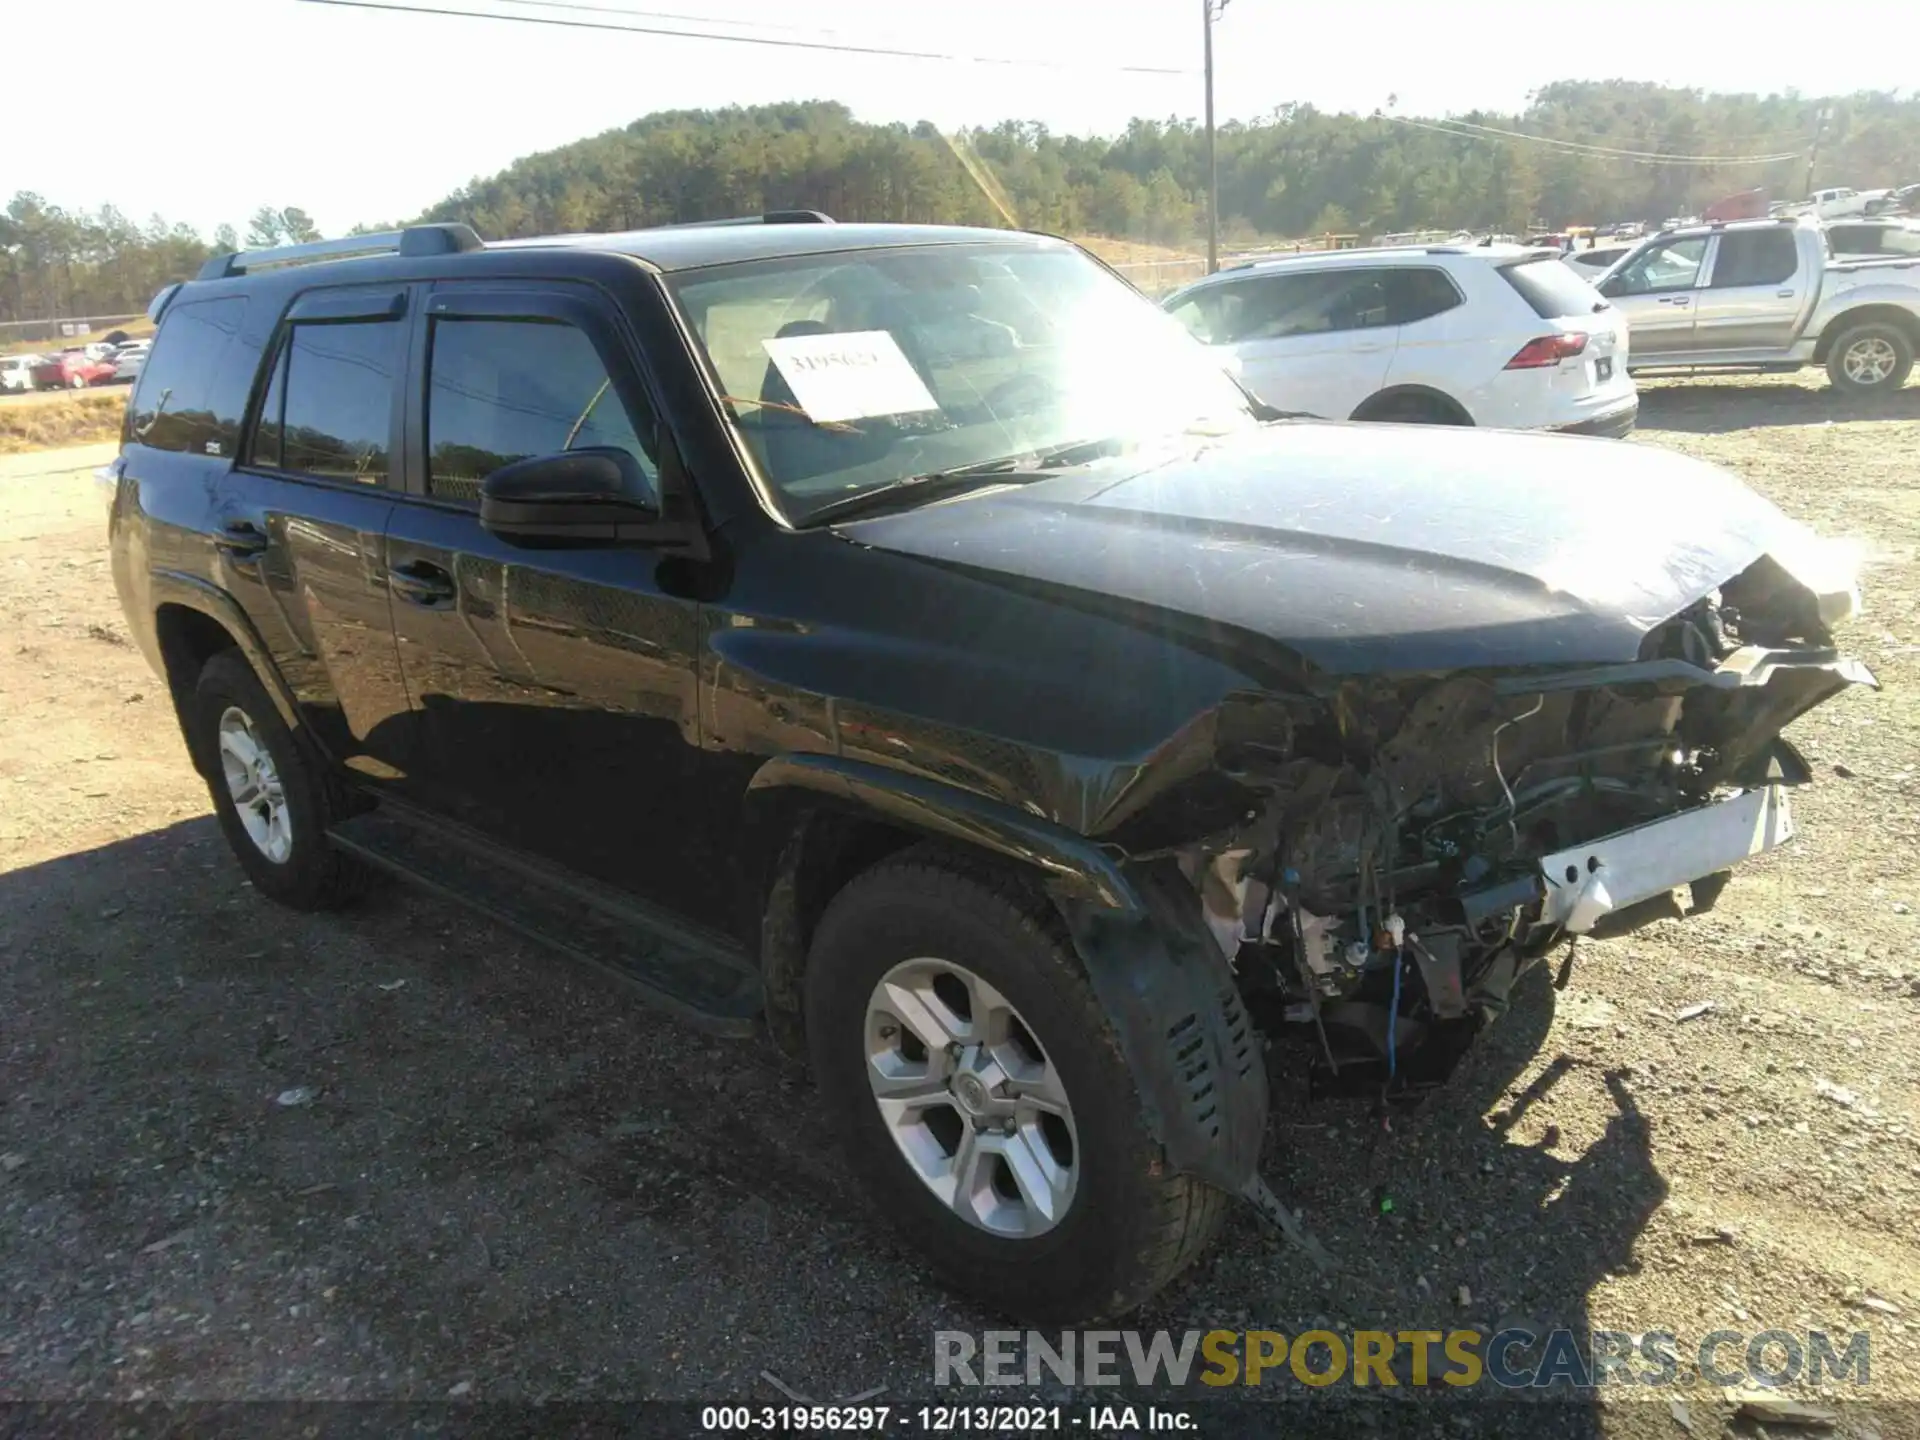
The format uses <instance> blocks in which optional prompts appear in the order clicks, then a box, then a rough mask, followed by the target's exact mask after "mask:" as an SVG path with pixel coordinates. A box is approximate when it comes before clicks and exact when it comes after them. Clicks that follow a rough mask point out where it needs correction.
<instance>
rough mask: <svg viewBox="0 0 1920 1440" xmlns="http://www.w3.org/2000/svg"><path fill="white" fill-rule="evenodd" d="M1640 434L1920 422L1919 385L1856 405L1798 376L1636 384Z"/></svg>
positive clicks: (1850, 399)
mask: <svg viewBox="0 0 1920 1440" xmlns="http://www.w3.org/2000/svg"><path fill="white" fill-rule="evenodd" d="M1638 383H1639V390H1640V419H1639V425H1638V428H1640V429H1641V430H1679V431H1684V432H1687V433H1689V434H1694V435H1722V434H1726V433H1728V432H1730V431H1735V430H1757V429H1765V428H1768V427H1772V426H1782V425H1824V424H1828V423H1834V424H1838V423H1841V422H1843V421H1857V420H1920V385H1908V386H1907V387H1906V388H1905V389H1902V390H1897V391H1895V392H1894V393H1893V394H1891V395H1884V396H1880V397H1878V398H1873V399H1856V398H1854V397H1852V396H1848V395H1843V394H1842V393H1841V392H1839V391H1837V390H1835V389H1834V388H1833V387H1832V386H1830V385H1827V384H1825V383H1824V382H1821V383H1814V384H1809V383H1807V382H1806V381H1805V380H1804V379H1802V378H1801V377H1800V376H1798V375H1786V376H1777V377H1759V378H1754V379H1747V378H1744V377H1743V378H1741V379H1738V380H1735V379H1730V378H1727V377H1719V376H1701V377H1697V378H1696V377H1688V378H1676V379H1642V380H1640V381H1639V382H1638Z"/></svg>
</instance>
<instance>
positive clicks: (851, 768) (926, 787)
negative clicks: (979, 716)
mask: <svg viewBox="0 0 1920 1440" xmlns="http://www.w3.org/2000/svg"><path fill="white" fill-rule="evenodd" d="M778 790H810V791H813V792H815V793H817V794H821V795H825V796H829V797H831V798H833V799H835V800H837V801H839V802H840V803H841V804H843V805H847V806H850V807H852V808H854V809H856V810H864V811H868V812H870V813H872V814H873V815H874V816H875V817H876V818H879V819H883V820H888V821H891V822H893V823H894V824H896V825H900V826H902V827H904V828H906V829H909V830H915V831H919V832H921V833H923V834H926V835H928V836H933V837H938V838H940V839H946V840H957V841H959V842H961V843H962V844H966V845H972V846H976V847H978V848H979V849H982V850H989V851H992V852H993V853H994V854H997V855H1001V856H1004V857H1006V858H1007V859H1010V860H1015V861H1018V862H1019V863H1021V864H1022V865H1025V866H1029V867H1031V868H1032V869H1035V870H1037V871H1039V872H1040V874H1041V875H1042V876H1043V877H1044V879H1045V881H1046V885H1047V889H1048V891H1049V892H1050V893H1051V894H1053V895H1055V896H1056V897H1058V898H1062V899H1072V900H1077V901H1081V902H1084V903H1090V904H1093V905H1095V906H1097V907H1100V908H1104V909H1110V910H1120V911H1123V912H1133V913H1138V912H1139V911H1140V910H1141V909H1142V902H1141V900H1140V897H1139V896H1138V895H1136V894H1134V893H1133V887H1132V886H1131V885H1130V884H1129V883H1128V881H1127V878H1126V876H1125V875H1124V874H1122V873H1121V870H1120V867H1119V865H1118V863H1117V862H1116V861H1115V860H1114V859H1113V857H1112V856H1111V855H1109V854H1108V853H1107V852H1106V851H1105V850H1103V849H1101V848H1100V847H1099V846H1098V845H1096V844H1094V843H1093V842H1092V841H1090V840H1088V839H1086V838H1085V837H1084V836H1080V835H1076V834H1074V833H1073V831H1071V830H1068V829H1066V828H1065V827H1064V826H1060V825H1056V824H1054V823H1053V822H1052V821H1050V820H1044V819H1042V818H1040V817H1039V816H1037V815H1028V814H1025V813H1023V812H1021V811H1019V810H1015V809H1013V808H1012V807H1010V806H1007V805H1003V804H1001V803H1000V802H998V801H996V800H990V799H988V798H987V797H986V796H984V795H976V794H974V793H972V792H971V791H967V790H960V789H956V788H955V787H954V786H951V785H942V784H941V783H939V782H938V781H936V780H927V779H923V778H921V777H920V776H917V775H909V774H906V773H905V772H903V771H899V770H890V769H888V768H887V767H886V766H884V765H874V764H871V763H868V762H866V761H861V760H843V759H840V758H838V757H835V756H831V755H781V756H776V757H775V758H774V759H772V760H769V761H767V762H766V764H764V765H762V766H761V767H760V769H759V770H758V771H757V772H756V773H755V775H754V777H753V779H752V780H751V781H749V782H748V784H747V798H748V803H749V805H751V804H752V803H753V802H754V798H755V797H756V796H766V795H768V794H769V792H774V791H778Z"/></svg>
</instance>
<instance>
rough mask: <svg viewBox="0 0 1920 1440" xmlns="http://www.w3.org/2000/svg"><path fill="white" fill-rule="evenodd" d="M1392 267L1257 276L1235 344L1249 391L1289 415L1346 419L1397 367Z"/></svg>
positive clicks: (1248, 283) (1250, 284)
mask: <svg viewBox="0 0 1920 1440" xmlns="http://www.w3.org/2000/svg"><path fill="white" fill-rule="evenodd" d="M1393 273H1394V272H1393V271H1391V270H1387V269H1366V268H1358V267H1356V268H1353V269H1328V270H1304V269H1303V270H1296V271H1291V272H1280V273H1267V274H1257V275H1255V276H1253V277H1251V278H1249V279H1247V280H1245V281H1242V282H1240V283H1242V284H1244V285H1246V286H1247V287H1248V289H1247V302H1246V305H1245V308H1244V310H1243V312H1242V315H1241V318H1240V322H1239V326H1238V330H1237V333H1236V336H1235V339H1234V341H1233V343H1232V350H1233V353H1234V355H1235V356H1236V357H1237V358H1238V360H1239V362H1240V378H1241V380H1242V382H1243V383H1244V384H1245V385H1246V386H1247V388H1248V389H1250V390H1252V391H1253V393H1254V394H1256V395H1258V396H1259V397H1260V398H1261V399H1262V400H1265V401H1266V402H1267V403H1268V404H1269V405H1273V406H1276V407H1278V408H1279V409H1282V410H1297V411H1304V412H1305V413H1307V414H1309V415H1318V416H1320V417H1322V418H1323V419H1328V420H1345V419H1346V418H1347V417H1348V416H1350V415H1351V414H1353V412H1354V411H1355V410H1357V409H1358V408H1359V407H1360V405H1361V404H1362V402H1364V401H1365V400H1366V399H1367V397H1368V396H1370V395H1372V394H1374V393H1376V392H1377V391H1379V390H1380V389H1381V388H1382V387H1383V386H1384V385H1385V384H1386V380H1387V370H1388V367H1389V366H1390V365H1391V364H1392V362H1393V350H1394V343H1395V338H1396V337H1395V327H1394V325H1393V321H1392V312H1391V309H1390V306H1389V303H1388V296H1387V282H1388V279H1389V277H1390V276H1392V274H1393Z"/></svg>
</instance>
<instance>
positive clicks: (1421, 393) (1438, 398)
mask: <svg viewBox="0 0 1920 1440" xmlns="http://www.w3.org/2000/svg"><path fill="white" fill-rule="evenodd" d="M1399 400H1418V401H1421V402H1422V403H1424V404H1427V405H1431V406H1433V407H1434V408H1435V409H1436V410H1439V411H1440V412H1442V413H1443V414H1444V415H1446V417H1447V420H1446V423H1447V424H1449V425H1471V424H1473V416H1472V415H1470V414H1469V413H1467V407H1466V406H1464V405H1462V404H1461V403H1460V402H1459V401H1458V400H1456V399H1454V398H1453V397H1452V396H1451V395H1449V394H1447V392H1446V391H1444V390H1436V389H1434V388H1433V386H1431V385H1414V384H1408V385H1389V386H1388V387H1387V388H1386V389H1384V390H1376V391H1375V392H1374V393H1373V394H1371V395H1369V396H1368V397H1367V398H1366V399H1365V400H1362V401H1361V402H1360V403H1359V404H1358V405H1357V406H1355V407H1354V411H1353V414H1352V415H1350V416H1349V417H1348V418H1349V419H1352V420H1371V419H1372V418H1373V417H1374V416H1375V415H1378V414H1379V413H1380V412H1381V411H1382V410H1384V409H1385V408H1386V407H1387V406H1389V405H1392V404H1393V403H1394V402H1395V401H1399Z"/></svg>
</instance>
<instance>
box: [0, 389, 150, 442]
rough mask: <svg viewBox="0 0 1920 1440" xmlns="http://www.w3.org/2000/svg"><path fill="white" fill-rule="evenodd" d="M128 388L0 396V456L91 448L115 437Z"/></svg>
mask: <svg viewBox="0 0 1920 1440" xmlns="http://www.w3.org/2000/svg"><path fill="white" fill-rule="evenodd" d="M129 393H130V387H128V386H124V385H115V386H111V387H107V386H102V387H99V388H96V389H91V390H30V391H27V392H26V393H24V394H8V395H0V455H25V454H30V453H32V452H34V451H40V450H47V449H50V448H53V447H55V446H68V445H91V444H95V443H97V442H99V441H102V440H110V439H112V438H114V437H115V436H117V435H118V434H119V433H120V422H121V420H122V419H123V418H124V417H125V415H126V411H127V396H128V394H129Z"/></svg>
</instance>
